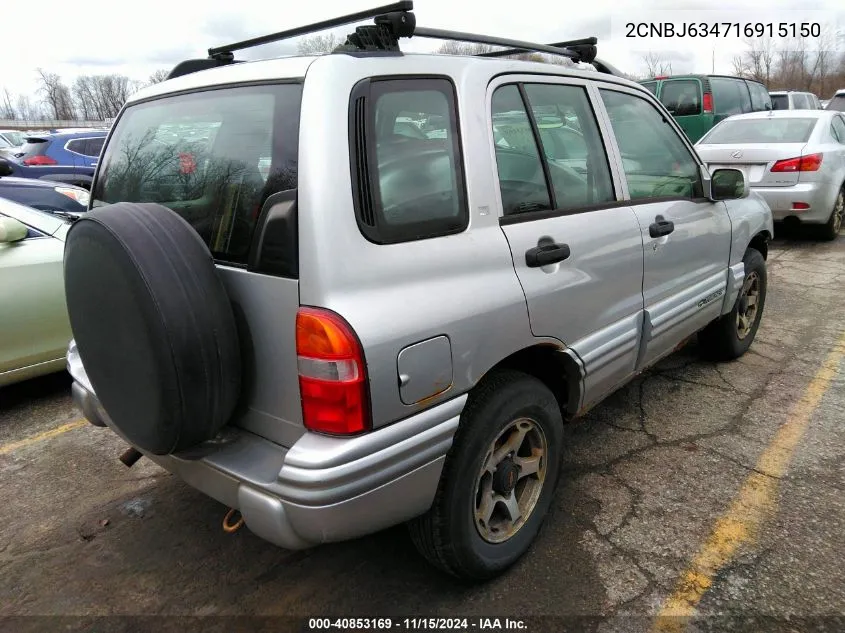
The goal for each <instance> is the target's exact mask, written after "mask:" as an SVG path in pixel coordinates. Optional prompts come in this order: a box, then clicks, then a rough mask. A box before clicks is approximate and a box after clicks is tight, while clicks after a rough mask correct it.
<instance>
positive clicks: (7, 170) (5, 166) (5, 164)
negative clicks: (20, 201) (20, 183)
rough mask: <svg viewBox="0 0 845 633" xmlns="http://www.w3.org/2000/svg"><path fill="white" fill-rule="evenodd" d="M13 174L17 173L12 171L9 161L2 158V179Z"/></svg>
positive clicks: (0, 170)
mask: <svg viewBox="0 0 845 633" xmlns="http://www.w3.org/2000/svg"><path fill="white" fill-rule="evenodd" d="M13 173H15V170H14V169H12V166H11V165H10V164H9V161H7V160H6V159H5V158H0V178H2V177H3V176H11V175H12V174H13Z"/></svg>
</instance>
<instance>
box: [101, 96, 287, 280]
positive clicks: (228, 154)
mask: <svg viewBox="0 0 845 633" xmlns="http://www.w3.org/2000/svg"><path fill="white" fill-rule="evenodd" d="M301 92H302V89H301V85H299V84H284V85H274V86H250V87H239V88H227V89H220V90H209V91H204V92H195V93H190V94H183V95H178V96H174V97H167V98H162V99H156V100H154V101H149V102H145V103H140V104H137V105H133V106H130V107H128V108H127V109H126V111H125V112H124V114H123V115H122V116H121V117H120V120H119V121H118V122H117V124H116V127H115V130H114V133H113V135H112V138H111V139H110V140H109V143H108V145H107V146H106V148H105V152H104V154H103V158H102V162H101V167H100V173H99V175H98V176H97V182H96V183H95V185H94V190H93V193H92V196H91V197H92V207H100V206H102V205H105V204H110V203H115V202H155V203H158V204H162V205H164V206H166V207H169V208H170V209H172V210H173V211H175V212H176V213H178V214H179V215H181V216H182V217H183V218H185V219H186V220H187V221H188V222H189V223H190V224H191V225H192V226H193V227H194V229H196V231H197V232H198V233H199V234H200V236H201V237H202V238H203V240H204V241H205V243H206V244H207V245H208V247H209V249H210V250H211V252H212V254H213V255H214V256H215V258H217V259H220V260H223V261H228V262H233V263H241V264H242V263H246V259H247V255H248V253H249V249H250V245H251V242H252V234H253V231H254V229H255V225H256V223H257V221H258V215H259V213H260V210H261V207H262V206H263V204H264V201H265V200H266V199H267V198H268V197H269V196H270V195H272V194H274V193H278V192H280V191H286V190H290V189H295V188H296V186H297V143H298V136H299V104H300V98H301Z"/></svg>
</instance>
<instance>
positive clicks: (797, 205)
mask: <svg viewBox="0 0 845 633" xmlns="http://www.w3.org/2000/svg"><path fill="white" fill-rule="evenodd" d="M809 208H810V205H809V204H807V203H806V202H793V203H792V209H793V211H806V210H807V209H809Z"/></svg>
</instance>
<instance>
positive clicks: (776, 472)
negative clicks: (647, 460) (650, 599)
mask: <svg viewBox="0 0 845 633" xmlns="http://www.w3.org/2000/svg"><path fill="white" fill-rule="evenodd" d="M843 357H845V332H843V334H842V336H841V337H840V338H839V340H838V341H837V342H836V345H834V347H833V349H832V350H831V351H830V353H828V355H827V358H825V361H824V363H823V364H822V366H821V368H820V369H819V370H818V372H817V373H816V375H815V376H814V377H813V379H812V380H811V381H810V384H809V385H807V389H806V390H805V391H804V395H803V396H802V397H801V399H800V400H799V401H798V402H797V403H796V404H795V406H794V407H793V408H792V410H791V411H790V412H789V416H788V417H787V419H786V422H784V423H783V425H782V426H781V427H780V429H778V432H777V434H776V435H775V437H774V439H773V440H772V441H771V442H770V443H769V445H768V446H767V447H766V450H765V451H764V452H763V454H762V455H761V456H760V458H759V459H758V460H757V464H756V466H755V470H756V471H758V472H754V473H752V474H751V475H750V476H749V477H748V479H746V480H745V483H744V484H743V486H742V488H741V489H740V491H739V493H738V494H737V496H736V497H735V498H734V500H733V502H732V503H731V505H730V507H729V508H728V510H727V511H726V512H725V513H724V514H723V515H722V516H721V517H720V518H719V519H718V520H717V521H716V524H715V525H714V526H713V531H712V532H711V533H710V536H709V537H708V539H707V540H706V541H705V543H704V545H703V547H702V548H701V550H700V551H699V552H698V554H697V555H696V556H695V558H694V559H693V560H692V562H691V563H690V565H689V567H688V568H687V569H686V571H685V572H684V573H683V574H681V577H680V578H679V579H678V584H677V586H676V587H675V591H674V592H673V593H672V595H671V596H669V598H668V599H667V600H666V602H665V603H664V604H663V607H662V608H661V610H660V612H659V613H658V614H657V619H656V620H655V623H654V627H653V629H652V630H653V631H654V632H655V633H657V632H660V633H670V632H671V633H679V632H680V631H683V630H684V629H685V628H686V624H687V619H688V617H689V616H692V615H695V611H696V606H697V605H698V603H699V602H700V601H701V598H702V597H703V596H704V594H705V592H706V591H707V590H708V589H709V588H710V586H711V585H712V584H713V578H714V577H715V575H716V574H717V573H718V572H719V570H720V569H722V568H723V567H724V566H725V565H726V564H727V563H728V562H730V560H731V559H732V558H733V557H734V555H735V554H736V552H737V550H738V549H739V547H740V545H742V544H744V543H750V542H753V541H754V539H755V538H756V536H757V533H758V531H759V528H760V526H761V524H762V522H763V520H764V519H765V518H766V515H767V514H768V513H769V512H770V511H771V510H772V509H773V508H774V505H775V501H776V495H777V484H778V478H780V477H782V476H783V475H784V474H785V473H786V469H787V467H788V466H789V462H790V460H791V459H792V455H793V453H794V452H795V448H796V446H797V445H798V442H799V441H800V440H801V438H802V436H803V435H804V432H805V431H806V430H807V427H808V425H809V424H810V418H811V416H812V414H813V412H814V411H815V410H816V408H817V407H818V406H819V403H820V402H821V400H822V397H823V396H824V394H825V393H826V392H827V390H828V388H829V387H830V384H831V381H832V380H833V379H834V378H835V376H836V374H837V371H838V368H839V363H840V361H841V360H842V358H843Z"/></svg>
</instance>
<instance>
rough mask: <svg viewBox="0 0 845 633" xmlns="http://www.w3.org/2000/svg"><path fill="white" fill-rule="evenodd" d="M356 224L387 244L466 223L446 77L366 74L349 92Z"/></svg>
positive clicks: (457, 139) (457, 229)
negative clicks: (371, 76)
mask: <svg viewBox="0 0 845 633" xmlns="http://www.w3.org/2000/svg"><path fill="white" fill-rule="evenodd" d="M350 119H351V120H350V130H351V131H352V139H351V140H352V146H353V151H352V152H351V155H352V165H351V168H352V181H353V189H354V191H353V194H354V198H355V206H356V215H357V219H358V226H359V228H360V229H361V232H362V233H363V234H364V236H365V237H367V239H369V240H371V241H373V242H375V243H377V244H391V243H397V242H406V241H410V240H418V239H426V238H431V237H438V236H442V235H449V234H452V233H458V232H461V231H463V230H464V229H466V227H467V224H468V221H469V216H468V212H467V203H466V193H465V187H464V172H463V166H462V164H461V149H460V148H461V145H460V134H459V131H458V117H457V109H456V101H455V92H454V88H453V87H452V84H451V82H450V81H449V80H447V79H440V78H430V79H429V78H419V79H417V78H414V79H391V80H365V81H363V82H361V83H359V84H358V85H357V86H356V87H355V89H354V91H353V95H352V102H351V106H350Z"/></svg>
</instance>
